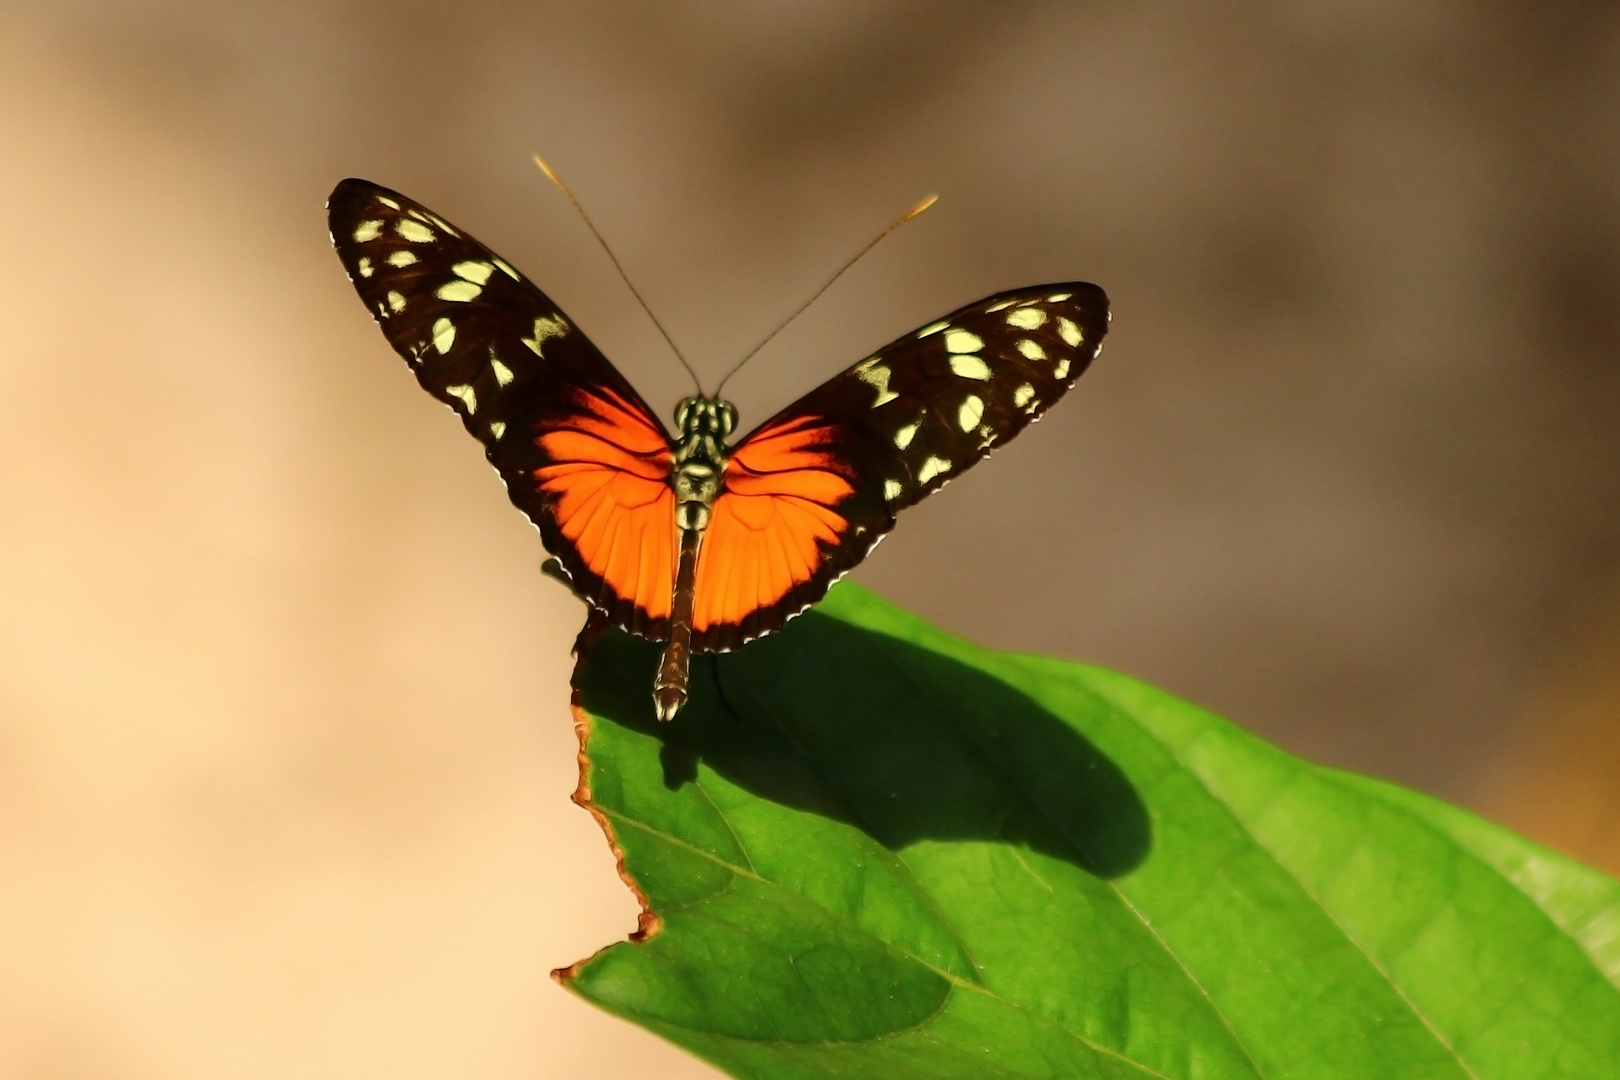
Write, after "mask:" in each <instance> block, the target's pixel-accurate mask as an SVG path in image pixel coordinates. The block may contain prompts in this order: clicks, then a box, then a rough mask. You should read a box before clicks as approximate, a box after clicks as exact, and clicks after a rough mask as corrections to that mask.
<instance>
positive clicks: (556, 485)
mask: <svg viewBox="0 0 1620 1080" xmlns="http://www.w3.org/2000/svg"><path fill="white" fill-rule="evenodd" d="M327 205H328V219H329V222H330V227H331V233H332V243H333V245H334V246H335V247H336V249H337V252H338V255H339V257H340V258H341V259H342V261H343V265H344V267H345V268H346V269H347V270H348V272H349V278H350V280H351V281H352V282H353V283H354V287H355V289H356V291H358V292H359V294H360V297H361V299H362V300H363V301H364V302H365V304H366V307H367V308H369V309H370V310H371V312H372V314H373V316H374V317H375V318H376V320H377V322H378V325H380V326H381V327H382V330H383V333H384V335H386V336H387V338H388V341H389V343H390V344H392V345H393V346H394V349H395V350H396V351H397V352H398V353H399V354H400V355H401V356H402V357H404V358H405V360H406V361H407V362H408V363H409V364H410V366H411V368H412V369H413V370H414V371H415V373H416V377H417V380H418V381H419V382H420V383H421V384H422V387H423V388H424V389H425V390H427V391H428V392H429V393H430V394H432V395H433V396H434V397H436V398H438V399H439V400H440V401H442V402H444V403H445V404H446V405H448V406H450V407H451V408H452V409H454V410H455V412H456V413H457V414H458V415H460V417H461V419H462V423H463V424H465V425H466V427H467V430H468V431H470V432H471V433H472V434H473V435H474V437H476V438H477V439H478V440H479V441H480V442H482V443H483V444H484V447H485V451H486V454H487V456H488V458H489V460H490V463H491V464H493V465H494V466H495V469H496V471H497V472H498V473H499V474H500V476H501V479H502V480H503V481H505V483H506V488H507V492H508V494H509V495H510V496H511V498H512V501H513V502H514V503H515V504H516V505H517V506H518V508H519V509H520V510H522V511H523V512H524V513H525V514H527V515H528V517H529V518H530V520H532V521H533V522H534V523H535V525H536V526H537V527H538V528H539V530H540V534H541V539H542V540H543V542H544V543H545V546H546V549H547V550H548V551H550V552H551V553H552V554H553V555H555V556H556V557H557V558H558V560H559V561H560V562H561V564H562V567H563V569H564V571H565V572H566V574H567V575H568V577H569V578H570V580H571V582H572V584H573V586H574V588H575V590H576V591H577V592H578V593H579V594H580V595H581V596H582V597H583V598H585V599H586V600H588V601H590V602H592V603H595V604H596V605H597V606H598V607H600V608H602V609H603V610H604V611H605V612H606V613H607V615H608V617H609V618H610V619H611V620H612V621H614V622H615V623H617V624H618V625H620V626H622V627H624V628H625V629H627V630H630V631H632V632H635V633H641V634H646V635H647V636H650V637H659V636H662V635H663V634H664V633H665V632H666V628H667V623H668V616H669V604H670V594H671V589H672V583H673V574H674V570H673V566H674V547H673V531H674V528H673V525H674V496H673V492H672V491H671V489H670V486H669V482H668V479H669V474H670V470H671V467H672V461H673V456H672V453H671V449H670V441H669V435H668V433H667V432H666V430H665V429H664V426H663V425H662V424H661V423H660V422H659V421H658V419H657V417H656V416H655V415H654V414H653V412H652V411H651V410H650V409H648V408H647V405H646V403H645V402H643V401H642V399H641V396H640V395H639V394H637V393H636V391H635V389H634V388H632V387H631V386H630V384H629V383H628V382H627V381H626V380H625V379H624V377H623V376H622V375H620V374H619V372H618V370H617V369H615V368H614V367H613V365H612V364H610V363H609V362H608V360H607V358H606V357H604V356H603V355H602V354H601V352H600V351H598V350H597V348H596V347H595V346H594V345H592V344H591V342H590V341H589V339H587V338H586V337H585V335H584V334H583V333H581V332H580V331H579V329H578V328H577V327H575V326H574V325H573V324H572V323H571V322H570V321H569V320H568V318H567V317H566V316H565V315H564V314H563V313H562V312H561V311H560V310H559V309H558V307H557V305H556V304H554V303H552V301H551V300H550V299H549V298H548V297H547V296H546V295H545V294H544V293H542V292H541V291H540V290H539V289H537V288H535V287H534V285H532V284H531V283H530V282H529V281H527V280H526V279H524V278H523V277H522V275H520V274H519V273H518V272H517V271H516V270H515V269H514V268H513V267H512V266H511V265H510V264H509V263H507V262H506V261H505V260H503V259H501V258H500V257H499V256H498V255H496V254H495V253H494V252H492V251H490V250H489V249H488V248H486V247H485V246H484V245H482V244H480V243H479V242H478V241H477V240H474V239H473V238H472V237H471V236H469V235H467V234H466V233H465V232H463V231H461V230H460V229H458V228H456V227H454V226H452V225H451V224H450V223H449V222H446V221H445V220H444V219H443V218H440V217H438V216H437V215H435V214H434V213H432V212H431V211H429V210H427V209H426V208H425V207H423V206H421V205H419V204H418V203H415V202H413V201H412V200H410V199H408V198H406V197H405V196H403V195H400V194H399V193H398V192H394V191H390V190H388V189H387V188H383V187H379V186H377V185H375V184H371V183H368V182H366V181H363V180H353V179H351V180H345V181H343V182H342V183H341V184H339V185H338V186H337V188H336V190H334V191H333V193H332V197H331V200H330V201H329V203H328V204H327Z"/></svg>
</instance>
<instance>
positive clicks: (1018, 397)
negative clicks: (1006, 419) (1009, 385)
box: [1013, 383, 1035, 409]
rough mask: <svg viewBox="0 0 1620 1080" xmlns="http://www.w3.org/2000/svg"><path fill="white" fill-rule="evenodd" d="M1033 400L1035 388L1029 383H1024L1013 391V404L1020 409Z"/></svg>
mask: <svg viewBox="0 0 1620 1080" xmlns="http://www.w3.org/2000/svg"><path fill="white" fill-rule="evenodd" d="M1034 400H1035V388H1034V387H1033V386H1031V385H1029V383H1025V384H1024V385H1023V386H1020V387H1019V388H1018V389H1016V390H1014V391H1013V404H1014V405H1016V406H1018V407H1019V408H1020V409H1022V408H1023V407H1024V406H1025V405H1028V404H1029V403H1030V402H1031V401H1034Z"/></svg>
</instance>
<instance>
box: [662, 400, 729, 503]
mask: <svg viewBox="0 0 1620 1080" xmlns="http://www.w3.org/2000/svg"><path fill="white" fill-rule="evenodd" d="M675 426H676V427H678V428H679V429H680V432H681V434H680V441H679V442H677V443H676V445H675V471H674V474H673V475H672V477H671V483H672V485H673V486H674V488H675V503H676V510H675V524H676V526H677V527H679V528H681V529H683V530H684V529H693V530H697V531H699V532H701V531H702V530H704V529H706V528H708V525H709V514H710V511H712V510H713V509H714V501H715V500H716V499H717V498H719V497H720V488H721V484H722V477H723V476H724V475H725V469H726V458H727V457H729V456H730V454H729V452H728V451H727V449H726V442H725V440H726V436H728V435H730V434H731V432H732V430H733V429H734V428H736V426H737V410H736V408H734V407H733V406H732V404H731V402H729V401H726V400H724V399H723V398H718V397H715V398H706V397H690V398H684V399H682V401H681V403H680V404H679V405H677V406H676V407H675Z"/></svg>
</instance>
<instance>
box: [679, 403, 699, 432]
mask: <svg viewBox="0 0 1620 1080" xmlns="http://www.w3.org/2000/svg"><path fill="white" fill-rule="evenodd" d="M695 404H697V399H696V398H681V401H680V404H678V405H676V406H675V429H676V430H677V431H685V430H686V418H687V417H689V416H691V415H692V406H693V405H695Z"/></svg>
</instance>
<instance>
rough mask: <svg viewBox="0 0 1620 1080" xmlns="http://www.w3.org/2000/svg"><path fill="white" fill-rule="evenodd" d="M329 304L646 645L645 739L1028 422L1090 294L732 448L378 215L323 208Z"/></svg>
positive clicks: (830, 390) (966, 316)
mask: <svg viewBox="0 0 1620 1080" xmlns="http://www.w3.org/2000/svg"><path fill="white" fill-rule="evenodd" d="M328 216H329V221H330V226H331V234H332V240H333V244H334V246H335V247H336V249H337V252H338V255H339V257H340V258H341V259H342V261H343V263H344V266H345V268H346V269H347V270H348V272H349V277H350V280H351V282H352V283H353V284H354V286H355V289H356V291H357V292H358V293H359V294H360V296H361V299H362V300H363V301H365V303H366V306H367V308H368V309H369V310H370V311H371V312H372V313H373V316H374V317H375V318H376V320H377V322H378V324H379V325H380V326H381V327H382V329H383V332H384V334H385V336H387V338H388V340H389V342H390V343H391V344H392V345H393V346H394V348H395V350H396V351H397V352H399V353H400V355H401V356H402V357H404V358H405V360H406V361H407V362H408V363H409V364H410V366H411V367H412V369H413V370H414V371H415V373H416V376H417V379H418V381H419V382H420V383H421V384H422V386H423V388H424V389H426V390H427V391H428V392H429V393H431V394H433V395H434V396H435V397H436V398H438V399H439V400H440V401H442V402H444V403H445V404H446V405H449V406H450V407H451V408H452V409H454V410H455V411H456V412H457V413H458V415H460V417H461V419H462V422H463V424H464V425H465V426H466V427H467V430H468V431H469V432H471V433H472V434H473V435H474V436H475V437H477V438H478V439H479V440H480V441H481V442H482V443H483V444H484V447H485V453H486V456H487V457H488V459H489V461H490V463H491V464H492V465H493V466H494V467H495V470H496V472H497V473H498V474H499V475H500V476H501V479H502V480H503V481H504V482H505V484H506V487H507V492H508V495H509V496H510V497H511V499H512V501H513V503H515V504H516V505H517V506H518V508H519V509H520V510H522V511H523V512H524V513H525V514H526V515H527V516H528V517H529V519H530V520H531V521H532V522H533V523H534V524H535V526H536V527H537V528H538V529H539V531H540V535H541V540H542V542H543V543H544V545H545V547H546V549H547V550H548V551H549V552H551V554H552V555H553V557H554V558H555V560H556V568H557V570H558V571H559V572H560V573H559V576H561V577H562V578H564V579H565V580H566V581H567V582H568V583H569V585H570V587H571V588H572V589H573V590H574V592H575V593H576V594H577V595H579V596H580V597H581V598H582V599H584V600H585V601H586V602H587V603H589V604H591V605H592V606H593V607H594V608H596V609H597V610H598V611H600V612H601V613H602V615H603V616H604V617H605V618H606V619H607V621H609V622H611V623H613V624H615V625H618V626H620V627H621V628H623V629H625V630H628V631H630V632H631V633H635V634H639V635H641V636H643V637H648V638H651V639H654V640H660V641H664V642H666V643H667V644H666V646H665V650H664V656H663V660H662V662H661V663H660V665H659V672H658V675H657V678H656V679H655V683H654V693H653V697H654V703H655V707H656V710H657V713H658V715H659V717H660V718H661V719H669V718H671V717H673V716H674V715H675V713H676V711H678V710H679V708H680V706H681V704H682V702H684V700H685V698H686V682H687V670H688V667H689V665H690V660H691V655H692V653H694V652H703V651H723V650H727V649H731V648H736V647H738V646H740V645H742V644H745V643H746V642H748V641H751V640H753V639H754V638H757V637H759V636H761V635H763V634H767V633H770V632H772V631H774V630H776V629H779V628H780V627H781V626H782V625H783V624H784V623H786V622H787V620H788V619H790V618H792V617H793V616H794V615H796V614H798V613H799V612H800V611H803V610H804V609H805V608H807V607H809V606H810V605H811V604H813V603H814V602H815V601H817V600H819V599H820V598H821V597H822V596H823V595H824V594H825V593H826V591H827V589H828V588H829V587H830V586H831V585H832V583H833V582H834V581H836V580H837V579H838V578H840V577H842V576H843V575H844V574H845V573H847V572H848V571H849V570H850V569H851V568H852V567H854V566H855V565H856V564H857V563H859V562H860V561H861V560H862V559H863V558H865V556H866V555H867V553H868V552H870V551H871V549H872V548H873V547H874V546H875V545H876V544H877V542H878V541H879V540H881V539H882V537H883V536H884V535H885V534H887V533H888V531H889V530H890V529H892V528H893V527H894V524H895V516H896V514H898V512H899V511H900V510H901V509H903V508H905V507H906V506H909V505H911V504H912V503H915V502H917V501H918V500H919V499H921V498H923V497H925V496H927V495H929V494H931V493H932V492H934V491H936V490H938V489H939V488H940V487H942V486H944V484H945V483H947V482H948V481H949V480H951V479H952V478H953V477H955V476H957V475H960V473H961V472H962V471H963V470H964V469H966V468H968V467H969V466H971V465H972V464H974V463H975V462H977V461H978V460H979V459H980V458H982V457H984V456H985V455H986V454H987V453H989V452H990V451H991V450H993V449H994V448H995V447H996V446H998V445H1000V444H1001V443H1003V442H1005V441H1007V440H1008V439H1010V438H1012V437H1013V436H1014V435H1016V434H1017V433H1018V432H1020V431H1021V430H1023V428H1024V427H1026V426H1027V425H1028V424H1029V423H1031V422H1033V421H1034V420H1036V419H1038V418H1039V417H1040V415H1041V414H1042V413H1043V412H1044V411H1045V410H1046V408H1047V407H1049V406H1050V405H1051V404H1052V403H1053V402H1055V401H1056V400H1057V399H1058V398H1060V397H1061V396H1062V395H1063V394H1064V393H1065V392H1067V390H1068V389H1069V387H1071V386H1072V385H1073V384H1074V381H1075V380H1076V379H1077V378H1078V377H1079V375H1080V373H1081V372H1082V371H1084V370H1085V368H1086V366H1087V364H1089V363H1090V362H1091V360H1092V359H1093V358H1094V357H1095V356H1096V354H1097V352H1098V350H1099V348H1100V346H1101V342H1102V338H1103V335H1104V334H1105V333H1106V332H1107V328H1108V302H1107V297H1106V296H1105V295H1104V294H1103V291H1102V290H1101V289H1099V288H1097V287H1096V286H1095V285H1090V284H1087V283H1084V282H1065V283H1060V284H1054V285H1042V286H1035V287H1033V288H1027V289H1018V290H1013V291H1010V292H1006V293H999V294H997V295H995V296H991V297H987V298H985V299H984V300H980V301H977V302H975V303H973V304H969V305H967V306H966V307H963V308H960V309H958V310H957V311H955V312H953V313H951V314H950V315H948V316H946V317H945V318H944V319H941V320H937V321H936V322H933V323H930V324H928V325H927V326H924V327H922V328H920V329H919V330H916V331H914V332H912V333H909V334H906V335H904V336H903V337H901V338H899V339H898V340H896V341H895V342H893V343H891V344H890V345H888V346H885V347H884V348H882V349H880V350H878V351H877V352H876V353H874V354H872V355H871V356H869V357H867V358H866V359H864V360H862V361H861V362H860V363H857V364H855V365H854V366H852V367H850V368H848V369H846V370H845V371H843V372H842V373H841V374H839V375H836V376H834V377H833V378H832V379H830V380H828V381H827V382H826V383H824V384H822V385H821V386H820V387H818V388H817V389H815V390H812V391H811V392H810V393H809V394H806V395H805V396H804V397H802V398H800V399H799V400H798V401H796V402H794V403H793V404H792V405H789V406H788V407H787V408H785V409H783V410H782V411H781V412H779V413H778V414H777V415H776V416H774V417H772V418H770V419H769V420H767V421H765V422H764V423H763V424H761V425H760V426H759V427H758V428H756V429H754V430H753V431H752V432H750V433H749V434H748V435H747V436H745V437H744V438H742V439H740V440H738V441H736V442H735V443H731V442H729V441H728V440H729V439H730V438H731V436H732V434H733V432H734V431H735V430H736V428H737V419H738V418H737V411H736V409H735V408H733V407H732V405H731V404H730V403H729V402H727V401H725V400H723V399H721V398H719V397H718V396H715V397H709V396H704V395H702V394H699V395H698V396H696V397H691V398H687V399H685V400H683V401H682V402H681V403H680V405H679V406H678V407H677V409H676V412H675V426H676V434H675V435H674V436H673V437H672V436H671V435H670V433H669V431H668V430H667V429H666V428H665V427H664V425H663V424H662V423H661V422H660V421H659V420H658V419H657V417H656V415H655V414H654V413H653V412H652V410H651V409H649V408H648V407H647V405H646V404H645V402H643V401H642V399H641V397H640V395H638V394H637V393H636V391H635V389H634V388H633V387H632V386H631V385H630V384H629V383H628V382H627V381H626V380H625V379H624V377H623V376H622V375H620V374H619V372H618V370H617V369H615V368H614V367H613V365H612V364H610V363H609V362H608V361H607V359H606V358H605V357H604V356H603V355H602V354H601V353H600V352H599V351H598V350H597V349H596V348H595V346H593V345H592V344H591V343H590V341H589V340H587V339H586V338H585V336H584V335H583V334H582V333H580V332H579V331H578V329H577V328H576V327H574V326H573V324H572V323H571V322H570V321H569V319H568V318H567V317H566V316H565V315H563V313H562V312H561V311H560V310H559V309H558V308H557V306H556V305H555V304H554V303H553V302H552V301H551V300H550V299H549V298H548V297H546V296H545V295H544V294H543V293H542V292H540V290H539V289H537V288H535V287H534V286H533V285H532V284H531V283H530V282H528V281H527V280H526V279H525V278H523V277H522V275H520V274H519V273H518V272H517V271H516V270H515V269H514V268H513V267H512V266H511V264H509V263H507V262H506V261H504V260H502V259H501V258H500V257H499V256H497V255H495V254H494V253H493V252H491V251H490V250H489V249H488V248H486V247H484V246H483V245H482V244H480V243H479V242H478V241H476V240H473V239H472V238H471V237H469V236H467V235H465V234H464V233H463V232H461V231H460V230H459V229H457V228H456V227H454V226H452V225H451V224H450V223H449V222H447V221H445V220H444V219H443V218H440V217H438V216H437V215H435V214H433V213H432V212H431V211H428V210H427V209H426V208H424V207H422V206H420V205H419V204H416V203H414V202H412V201H411V200H409V199H407V198H405V197H404V196H402V195H400V194H399V193H397V192H393V191H389V190H388V189H386V188H382V187H379V186H377V185H375V184H371V183H369V182H367V181H363V180H345V181H343V182H342V183H341V184H339V185H338V186H337V189H336V190H335V191H334V192H333V193H332V198H331V200H330V202H329V203H328Z"/></svg>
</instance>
